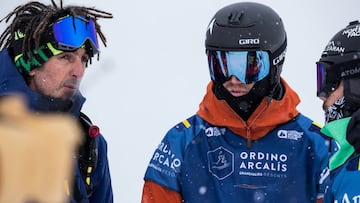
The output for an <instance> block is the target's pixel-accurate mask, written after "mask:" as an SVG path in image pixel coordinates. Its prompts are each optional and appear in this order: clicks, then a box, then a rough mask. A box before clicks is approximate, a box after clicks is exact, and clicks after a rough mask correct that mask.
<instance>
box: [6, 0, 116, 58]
mask: <svg viewBox="0 0 360 203" xmlns="http://www.w3.org/2000/svg"><path fill="white" fill-rule="evenodd" d="M51 3H52V4H51V5H45V4H43V3H40V2H37V1H31V2H29V3H26V4H24V5H20V6H18V7H16V8H15V10H14V11H12V12H10V13H9V14H8V15H7V16H5V17H4V18H2V19H1V20H0V23H1V22H3V21H5V23H8V22H9V21H11V19H13V20H12V23H11V24H10V25H9V26H8V27H7V28H6V29H5V31H4V32H3V33H2V34H1V35H0V48H1V49H3V48H8V47H11V46H12V43H13V42H14V40H15V39H14V38H15V36H16V34H17V32H18V31H19V30H21V32H22V33H23V34H24V35H25V36H24V39H23V41H22V46H21V47H22V54H26V53H30V59H31V57H32V52H31V51H32V50H34V49H38V48H39V45H40V41H41V37H42V34H43V33H44V32H45V30H46V29H47V27H48V26H49V25H50V24H51V23H53V22H54V21H56V20H57V19H58V18H59V17H63V16H66V15H72V16H77V15H81V16H86V17H89V18H91V19H93V21H94V23H95V29H96V32H97V34H98V35H99V37H100V39H101V41H102V42H103V44H104V46H105V47H106V38H105V35H104V34H103V33H102V31H101V28H100V25H99V24H98V22H97V20H98V19H99V18H112V17H113V16H112V14H111V13H108V12H105V11H101V10H98V9H95V8H90V7H80V6H66V7H63V1H62V0H60V5H57V4H56V3H55V1H54V0H51ZM24 28H25V30H24ZM97 59H98V60H99V53H98V54H97ZM90 63H91V59H90Z"/></svg>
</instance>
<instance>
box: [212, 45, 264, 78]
mask: <svg viewBox="0 0 360 203" xmlns="http://www.w3.org/2000/svg"><path fill="white" fill-rule="evenodd" d="M206 54H207V57H208V63H209V70H210V76H211V79H212V80H213V81H215V82H218V83H221V84H222V83H224V82H226V81H227V80H229V79H230V78H231V76H235V77H236V78H237V79H238V80H240V81H241V82H242V83H245V84H250V83H253V82H257V81H260V80H262V79H264V78H265V77H266V76H267V75H269V72H270V59H269V53H268V52H267V51H212V50H207V51H206Z"/></svg>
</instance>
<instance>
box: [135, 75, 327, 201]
mask: <svg viewBox="0 0 360 203" xmlns="http://www.w3.org/2000/svg"><path fill="white" fill-rule="evenodd" d="M282 84H283V85H284V87H285V92H286V93H285V95H284V97H283V99H282V100H281V101H276V100H271V101H269V100H267V98H264V100H263V101H262V103H261V104H260V105H259V107H258V108H257V109H256V110H255V112H254V113H253V115H251V117H250V118H249V119H248V120H247V121H243V120H242V119H241V118H240V117H239V116H238V115H237V114H236V113H235V112H234V111H233V110H232V109H231V108H230V107H229V106H228V105H227V104H226V102H225V101H223V100H218V99H217V98H216V97H215V95H214V94H213V93H212V90H211V87H212V84H211V83H210V84H209V86H208V89H207V93H206V95H205V97H204V99H203V101H202V103H201V104H200V109H199V111H198V112H197V114H195V115H193V116H192V117H190V118H188V119H186V120H184V121H182V122H181V123H179V124H177V125H176V126H174V127H173V128H171V129H170V130H169V131H168V133H167V134H166V135H165V137H164V138H163V140H162V141H161V143H160V144H159V146H158V147H157V149H156V150H155V152H154V154H153V156H152V158H151V160H150V163H149V165H148V168H147V170H146V173H145V177H144V180H145V184H144V188H143V197H142V199H143V202H146V203H147V202H156V203H160V202H161V203H163V202H164V203H165V202H188V203H197V202H206V203H232V202H237V203H240V202H243V203H249V202H259V203H260V202H274V203H275V202H276V203H277V202H284V203H285V202H286V203H288V202H299V203H300V202H301V203H305V202H313V203H314V202H316V201H317V200H321V199H322V197H323V193H324V190H325V188H324V187H323V186H324V185H323V183H324V179H325V178H326V171H328V170H327V163H328V157H329V152H328V141H327V140H326V139H325V138H324V137H323V136H322V135H321V133H320V128H319V127H318V126H317V125H314V123H313V121H312V120H310V119H309V118H307V117H306V116H304V115H302V114H300V113H298V111H297V110H296V109H295V107H296V105H297V103H298V102H299V99H298V97H297V95H296V94H295V92H293V90H291V89H290V87H289V86H288V85H287V84H286V83H285V81H284V80H282ZM169 200H171V201H169Z"/></svg>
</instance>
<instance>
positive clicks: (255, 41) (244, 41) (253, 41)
mask: <svg viewBox="0 0 360 203" xmlns="http://www.w3.org/2000/svg"><path fill="white" fill-rule="evenodd" d="M239 44H240V45H246V44H260V39H259V38H257V39H239Z"/></svg>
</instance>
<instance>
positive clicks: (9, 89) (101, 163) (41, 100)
mask: <svg viewBox="0 0 360 203" xmlns="http://www.w3.org/2000/svg"><path fill="white" fill-rule="evenodd" d="M13 94H21V95H23V96H25V98H26V100H27V104H28V107H29V108H30V109H31V110H34V111H36V112H50V111H63V109H61V108H62V106H63V104H62V103H59V102H57V101H56V99H53V98H48V97H45V96H43V95H40V94H38V93H36V92H34V91H32V90H31V89H30V88H29V87H28V86H27V84H26V83H25V81H24V79H23V77H22V76H21V75H20V73H19V72H18V71H17V69H16V67H15V64H14V62H13V61H12V60H11V57H10V56H9V52H8V49H4V50H2V51H1V52H0V97H2V96H7V95H13ZM84 102H85V98H84V97H83V96H82V95H81V94H80V92H79V93H78V94H77V95H76V96H75V97H74V99H73V101H72V102H71V103H70V105H71V108H69V106H68V104H66V105H64V107H66V109H68V110H67V112H68V113H69V114H71V115H73V116H74V117H76V118H78V117H79V116H80V111H81V108H82V106H83V104H84ZM96 143H97V151H98V159H97V164H96V168H94V170H93V172H92V173H91V177H90V179H91V181H92V186H93V189H92V193H91V194H87V190H86V184H85V182H84V180H83V178H82V176H81V173H80V169H79V167H78V165H77V166H76V167H75V171H74V177H75V178H74V182H75V185H76V186H74V187H76V191H77V192H76V194H75V193H71V194H70V197H69V199H70V202H74V203H75V202H81V203H91V202H93V203H98V202H101V203H112V202H113V192H112V186H111V178H110V171H109V163H108V158H107V143H106V140H105V139H104V137H103V135H101V134H99V135H98V136H97V137H96ZM70 187H71V186H70ZM74 191H75V190H74Z"/></svg>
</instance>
